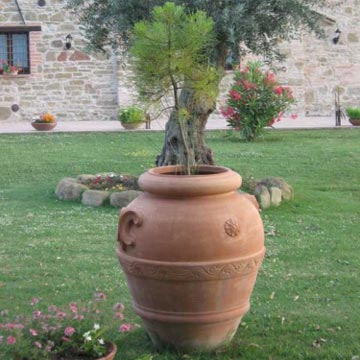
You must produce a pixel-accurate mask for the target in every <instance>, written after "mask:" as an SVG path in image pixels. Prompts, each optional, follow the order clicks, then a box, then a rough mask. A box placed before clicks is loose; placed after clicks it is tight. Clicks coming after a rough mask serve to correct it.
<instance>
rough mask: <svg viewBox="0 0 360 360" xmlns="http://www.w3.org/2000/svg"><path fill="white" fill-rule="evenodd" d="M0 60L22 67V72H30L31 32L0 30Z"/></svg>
mask: <svg viewBox="0 0 360 360" xmlns="http://www.w3.org/2000/svg"><path fill="white" fill-rule="evenodd" d="M0 60H5V61H6V62H7V63H8V64H9V65H15V66H16V67H18V68H21V71H20V73H21V74H30V59H29V33H28V32H0ZM0 66H1V65H0Z"/></svg>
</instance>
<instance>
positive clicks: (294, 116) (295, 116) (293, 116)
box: [290, 114, 298, 120]
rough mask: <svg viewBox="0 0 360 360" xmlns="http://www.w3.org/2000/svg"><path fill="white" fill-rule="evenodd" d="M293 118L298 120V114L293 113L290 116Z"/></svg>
mask: <svg viewBox="0 0 360 360" xmlns="http://www.w3.org/2000/svg"><path fill="white" fill-rule="evenodd" d="M290 117H291V118H292V119H293V120H296V119H297V118H298V116H297V114H291V116H290Z"/></svg>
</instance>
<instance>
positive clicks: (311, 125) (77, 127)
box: [0, 115, 352, 134]
mask: <svg viewBox="0 0 360 360" xmlns="http://www.w3.org/2000/svg"><path fill="white" fill-rule="evenodd" d="M341 124H342V125H341V128H345V127H350V126H352V125H351V124H350V123H349V122H348V121H347V120H344V119H342V121H341ZM274 127H275V128H276V129H316V128H319V129H326V128H335V127H336V126H335V118H334V117H299V118H297V119H295V120H294V119H291V118H283V119H282V120H281V121H280V122H278V123H276V124H275V125H274ZM206 128H207V130H215V129H228V127H227V126H226V121H225V119H224V118H223V117H222V116H221V115H212V116H211V117H210V119H209V121H208V123H207V127H206ZM337 128H339V126H337ZM164 129H165V120H154V121H152V122H151V129H150V130H146V129H145V125H144V126H142V127H141V128H140V129H138V130H131V131H164ZM113 131H115V132H116V131H129V130H125V129H124V128H123V127H122V126H121V124H120V122H119V121H66V122H65V121H62V122H61V121H60V122H58V124H57V127H56V128H55V129H54V130H52V131H51V132H113ZM16 133H39V131H36V130H35V129H33V128H32V126H31V124H30V122H6V121H4V122H0V134H16Z"/></svg>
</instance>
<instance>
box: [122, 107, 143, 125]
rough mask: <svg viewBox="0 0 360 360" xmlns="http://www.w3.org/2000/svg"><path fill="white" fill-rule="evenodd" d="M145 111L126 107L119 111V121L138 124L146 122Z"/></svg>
mask: <svg viewBox="0 0 360 360" xmlns="http://www.w3.org/2000/svg"><path fill="white" fill-rule="evenodd" d="M144 117H145V114H144V111H143V110H142V109H140V108H139V107H137V106H133V105H131V106H124V107H122V108H121V109H120V111H119V120H120V121H121V122H123V123H138V122H143V121H144Z"/></svg>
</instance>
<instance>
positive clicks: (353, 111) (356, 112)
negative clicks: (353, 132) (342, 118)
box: [346, 107, 360, 119]
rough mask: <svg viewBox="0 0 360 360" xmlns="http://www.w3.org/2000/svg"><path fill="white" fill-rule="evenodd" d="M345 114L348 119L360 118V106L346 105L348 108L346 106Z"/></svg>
mask: <svg viewBox="0 0 360 360" xmlns="http://www.w3.org/2000/svg"><path fill="white" fill-rule="evenodd" d="M346 115H347V116H348V117H349V118H350V119H360V108H357V107H348V108H346Z"/></svg>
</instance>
